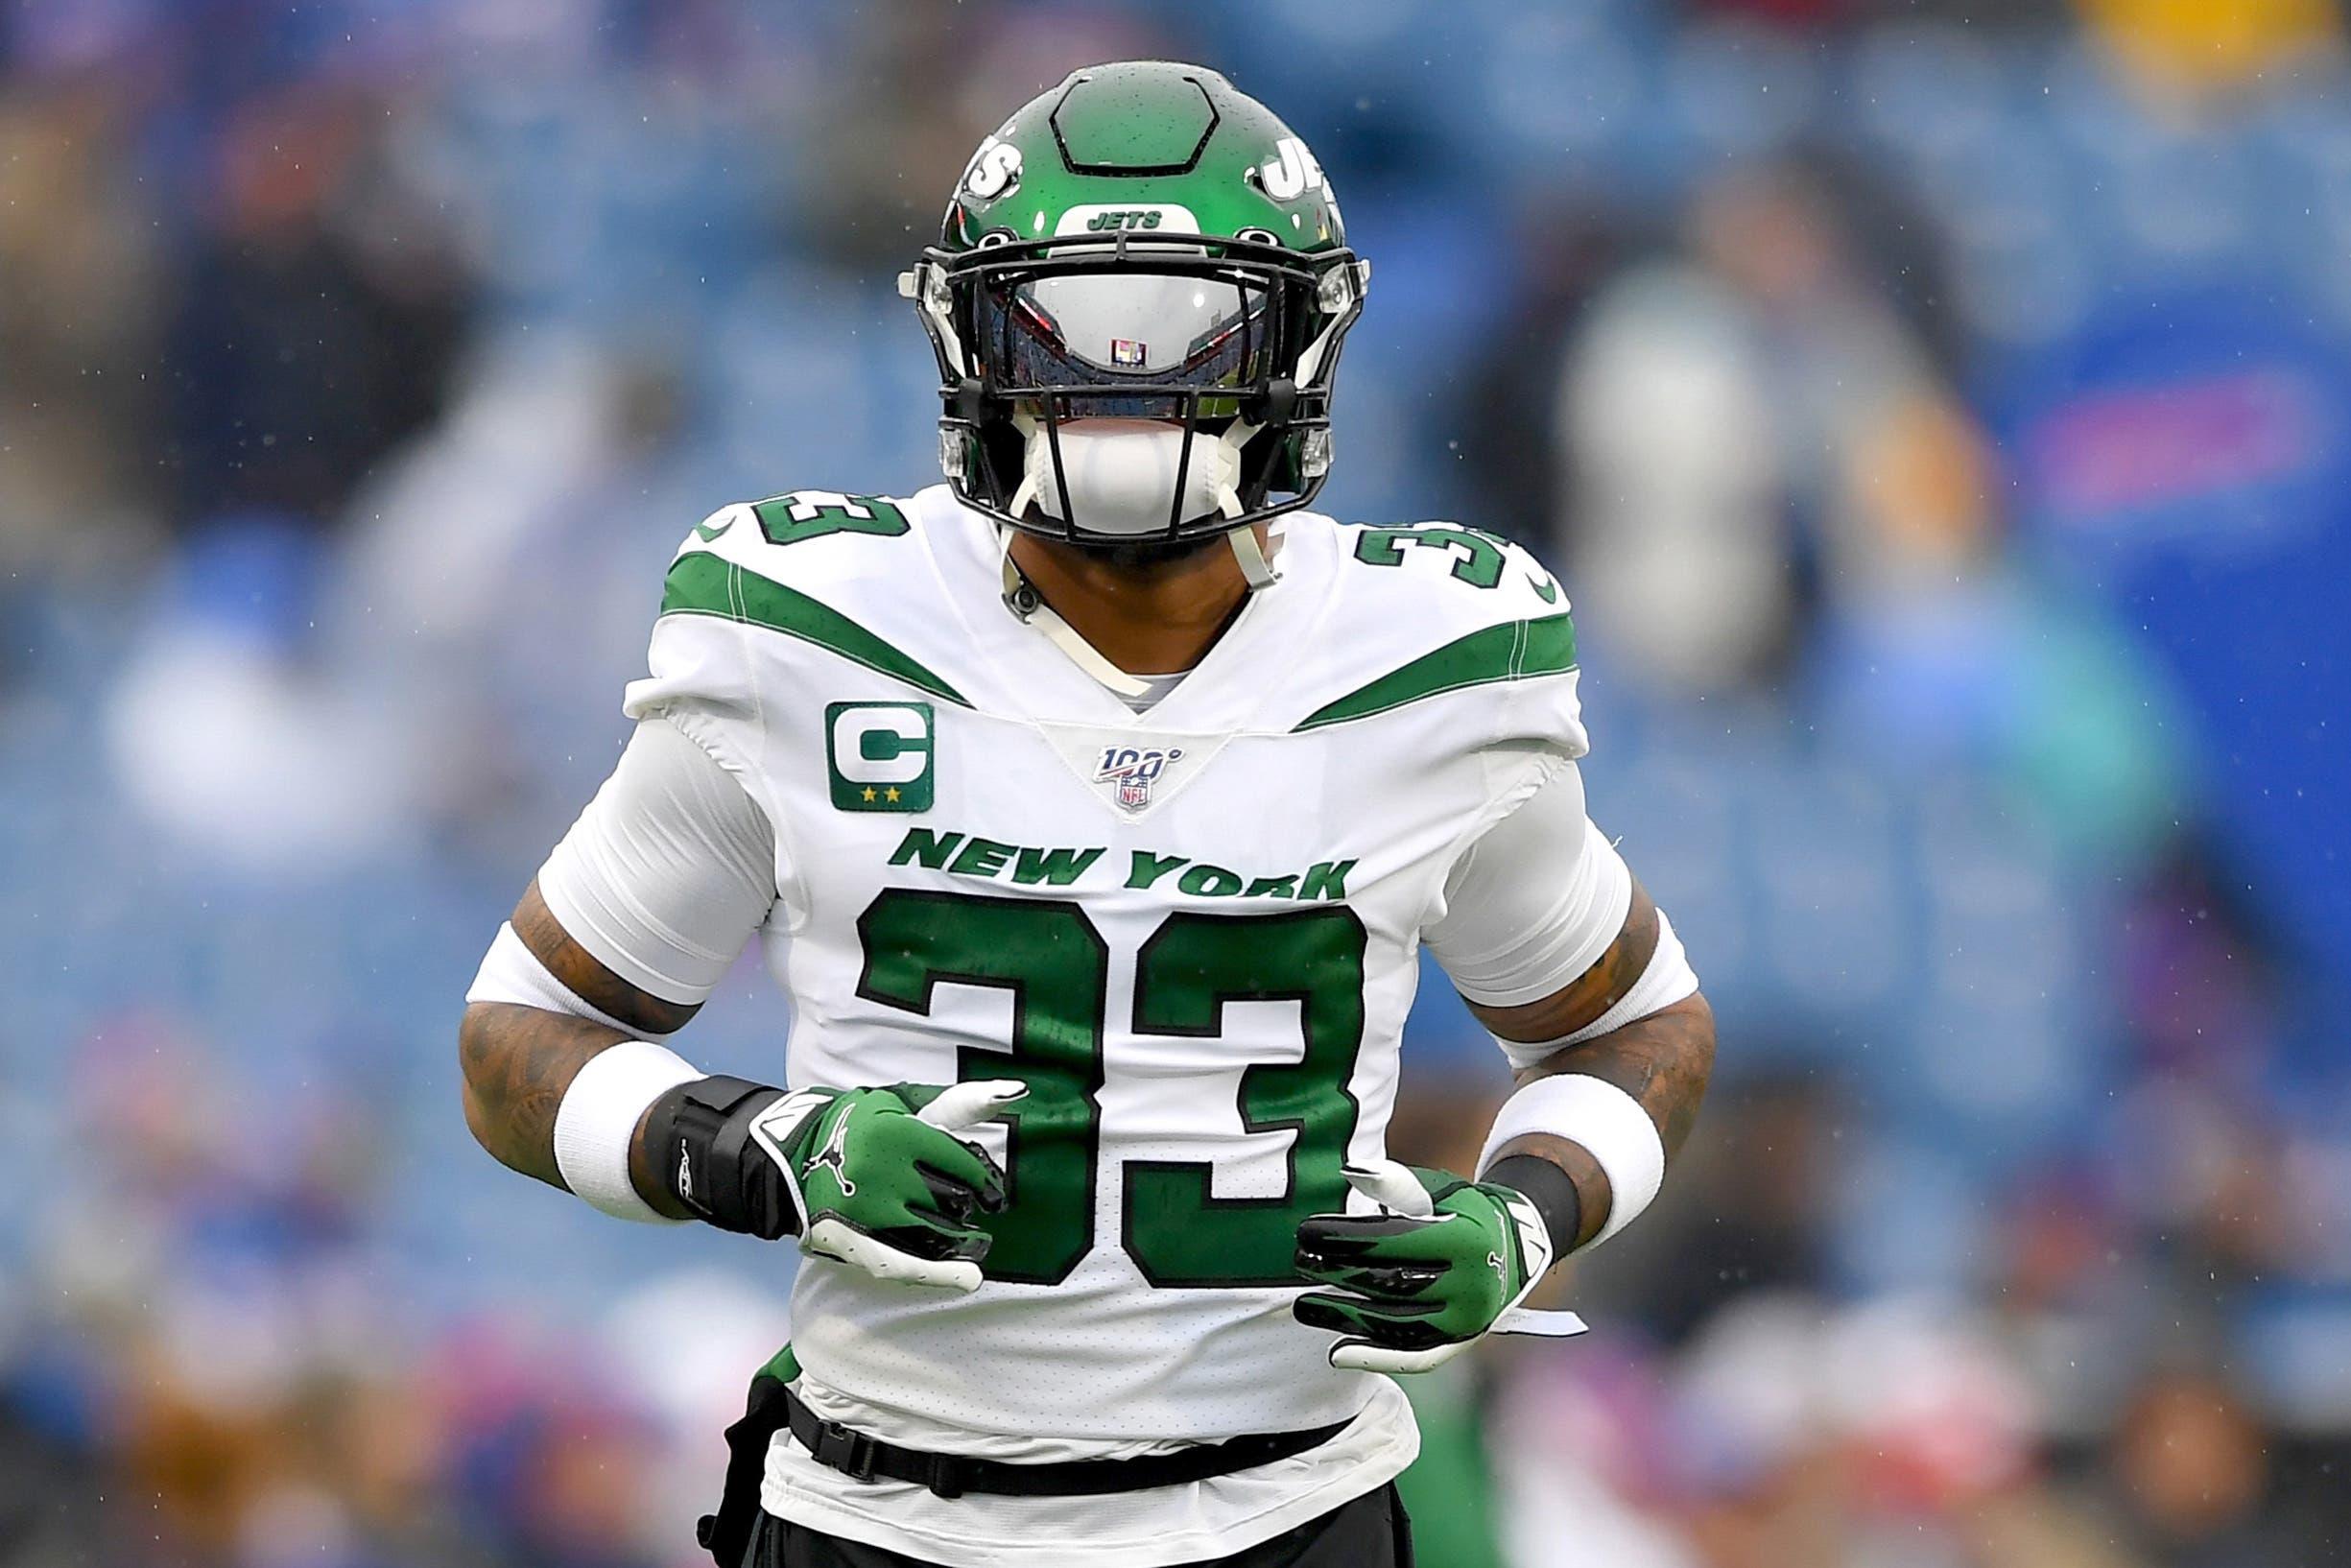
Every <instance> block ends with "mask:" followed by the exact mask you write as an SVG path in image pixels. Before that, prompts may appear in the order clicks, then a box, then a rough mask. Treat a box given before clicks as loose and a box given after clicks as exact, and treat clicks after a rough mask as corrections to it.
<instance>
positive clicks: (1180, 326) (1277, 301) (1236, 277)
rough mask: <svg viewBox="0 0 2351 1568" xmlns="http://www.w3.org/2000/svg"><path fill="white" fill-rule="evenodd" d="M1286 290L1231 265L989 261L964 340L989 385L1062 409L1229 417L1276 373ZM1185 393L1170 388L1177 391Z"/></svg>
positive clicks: (1063, 411) (1064, 411) (1078, 413)
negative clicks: (1217, 393) (1088, 266)
mask: <svg viewBox="0 0 2351 1568" xmlns="http://www.w3.org/2000/svg"><path fill="white" fill-rule="evenodd" d="M1282 304H1283V291H1282V290H1281V289H1280V288H1279V287H1277V286H1275V285H1274V283H1273V282H1272V281H1271V280H1270V279H1268V278H1266V277H1264V276H1262V275H1258V274H1255V273H1248V272H1244V271H1241V270H1237V269H1218V268H1212V267H1202V268H1200V269H1199V270H1197V271H1194V270H1186V271H1183V272H1172V271H1171V272H1159V271H1153V270H1151V269H1150V268H1148V267H1143V266H1135V265H1131V264H1129V265H1122V266H1106V267H1104V268H1102V269H1099V270H1067V269H1065V268H1054V269H1051V270H1033V271H1030V270H1014V269H1009V268H1008V269H1005V270H1004V271H1001V272H993V273H991V274H990V275H987V276H986V277H985V278H983V279H982V280H981V281H980V283H979V286H978V287H977V288H976V289H974V291H973V297H972V307H971V308H972V315H973V318H974V320H973V322H972V325H973V328H974V330H973V332H972V334H971V344H972V348H973V350H974V352H975V354H976V356H977V357H978V358H979V359H981V360H982V361H983V362H984V363H985V367H986V371H987V374H988V379H989V380H990V381H992V382H993V383H994V384H995V386H996V388H997V390H999V391H1000V392H1004V393H1006V394H1009V395H1011V396H1014V397H1022V398H1026V399H1030V400H1034V401H1042V400H1043V399H1044V398H1045V397H1047V396H1053V397H1056V398H1057V400H1058V402H1059V405H1060V406H1059V410H1058V412H1059V413H1061V414H1063V415H1065V416H1086V415H1096V416H1124V417H1143V418H1168V419H1180V418H1185V417H1201V418H1213V417H1219V416H1229V415H1231V414H1232V413H1234V412H1235V410H1236V408H1237V404H1236V403H1235V401H1234V400H1233V399H1232V398H1229V397H1225V398H1202V397H1199V395H1198V393H1199V392H1203V391H1210V390H1216V389H1232V390H1234V391H1242V390H1246V389H1249V388H1252V387H1256V386H1258V385H1260V384H1262V383H1263V382H1264V381H1266V380H1267V379H1269V378H1270V377H1271V376H1273V375H1275V374H1277V373H1279V371H1278V367H1279V366H1280V365H1281V363H1282V361H1283V352H1282V350H1283V348H1284V346H1285V340H1286V338H1287V337H1288V334H1287V333H1286V332H1285V331H1284V330H1283V328H1284V326H1285V324H1286V323H1285V322H1284V321H1283V318H1284V316H1285V315H1286V314H1291V313H1286V312H1285V311H1284V310H1283V308H1282ZM1179 393H1180V394H1186V395H1174V394H1179Z"/></svg>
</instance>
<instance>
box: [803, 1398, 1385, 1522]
mask: <svg viewBox="0 0 2351 1568" xmlns="http://www.w3.org/2000/svg"><path fill="white" fill-rule="evenodd" d="M783 1394H784V1410H785V1414H786V1421H787V1424H788V1425H789V1426H790V1428H791V1431H792V1437H793V1440H794V1441H795V1442H797V1443H798V1444H799V1445H800V1446H801V1447H802V1448H805V1449H807V1450H808V1451H809V1453H811V1454H813V1455H815V1456H816V1460H817V1462H818V1463H819V1464H823V1465H828V1466H830V1467H831V1468H833V1469H836V1470H839V1471H840V1472H841V1473H842V1474H843V1475H846V1476H851V1477H854V1478H855V1479H857V1480H859V1481H873V1480H876V1479H879V1480H884V1481H911V1482H913V1483H914V1484H915V1485H918V1486H928V1487H929V1488H930V1489H931V1490H933V1491H935V1492H937V1493H938V1495H939V1496H941V1497H961V1496H962V1494H963V1493H965V1492H989V1493H993V1494H995V1495H997V1496H1002V1497H1098V1496H1101V1495H1103V1494H1104V1493H1108V1492H1139V1491H1142V1490H1145V1489H1146V1488H1148V1487H1152V1486H1180V1485H1184V1484H1185V1483H1187V1482H1193V1481H1205V1480H1207V1479H1208V1478H1209V1477H1210V1476H1223V1475H1230V1474H1232V1473H1233V1472H1234V1471H1235V1470H1247V1469H1249V1468H1251V1467H1253V1466H1255V1465H1259V1464H1270V1463H1272V1462H1273V1461H1275V1460H1286V1459H1288V1458H1290V1457H1291V1456H1292V1455H1294V1454H1303V1453H1305V1452H1306V1451H1307V1450H1308V1449H1310V1448H1314V1447H1318V1446H1319V1445H1320V1444H1322V1443H1326V1442H1328V1441H1330V1440H1331V1439H1332V1438H1333V1437H1337V1436H1339V1434H1340V1433H1342V1432H1343V1431H1344V1430H1346V1427H1347V1424H1348V1423H1346V1422H1345V1421H1337V1422H1334V1423H1332V1424H1331V1425H1329V1426H1318V1427H1311V1428H1308V1429H1307V1430H1306V1431H1303V1432H1254V1433H1250V1434H1249V1435H1248V1436H1247V1437H1228V1438H1226V1439H1225V1440H1224V1441H1223V1442H1216V1443H1201V1444H1200V1445H1199V1446H1198V1447H1196V1448H1182V1449H1177V1450H1176V1451H1175V1452H1174V1453H1172V1454H1147V1455H1144V1456H1143V1457H1141V1458H1139V1459H1131V1460H1071V1461H1067V1462H1065V1463H1061V1464H1008V1463H1006V1462H1005V1461H1002V1460H983V1459H971V1458H968V1457H966V1456H964V1455H962V1454H933V1453H928V1452H925V1451H923V1450H921V1449H916V1448H900V1447H897V1446H896V1445H894V1444H891V1443H886V1442H883V1441H881V1440H880V1439H879V1438H876V1437H867V1435H866V1434H865V1433H863V1432H856V1431H852V1430H851V1429H850V1428H848V1427H845V1426H843V1425H842V1424H841V1423H840V1422H839V1421H828V1420H825V1419H824V1418H823V1417H822V1416H819V1414H817V1413H816V1412H815V1411H813V1410H810V1409H809V1408H808V1407H807V1406H806V1405H804V1404H802V1403H800V1398H799V1395H797V1394H796V1393H794V1392H793V1391H792V1390H789V1389H786V1390H783Z"/></svg>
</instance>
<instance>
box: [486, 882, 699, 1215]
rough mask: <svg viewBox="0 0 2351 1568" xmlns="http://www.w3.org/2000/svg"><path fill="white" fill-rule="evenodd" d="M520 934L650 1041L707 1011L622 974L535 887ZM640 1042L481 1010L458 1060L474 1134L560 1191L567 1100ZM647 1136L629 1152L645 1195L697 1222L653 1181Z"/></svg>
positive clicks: (508, 1011) (556, 1015)
mask: <svg viewBox="0 0 2351 1568" xmlns="http://www.w3.org/2000/svg"><path fill="white" fill-rule="evenodd" d="M513 923H514V933H515V935H516V936H518V937H520V938H522V941H523V945H524V946H526V947H528V948H529V949H530V950H531V953H532V956H533V957H534V958H536V959H537V960H538V961H539V962H541V963H543V964H545V965H546V966H547V971H548V973H550V974H552V975H553V976H555V978H556V979H557V980H558V981H559V982H561V983H562V985H563V986H565V987H566V988H568V989H569V990H570V991H571V992H572V993H573V994H574V995H576V996H578V997H579V998H580V999H581V1000H582V1001H583V1002H586V1003H587V1004H588V1005H589V1006H591V1007H593V1008H595V1009H596V1010H598V1011H600V1012H603V1013H605V1014H606V1015H607V1016H609V1017H612V1018H617V1019H619V1020H620V1021H621V1022H622V1023H625V1024H628V1025H629V1026H630V1027H632V1028H634V1029H636V1030H638V1031H639V1032H641V1033H654V1034H667V1033H672V1032H673V1031H675V1030H677V1029H680V1028H682V1027H684V1025H685V1023H686V1020H688V1019H689V1018H692V1017H693V1016H694V1014H695V1013H696V1012H698V1011H699V1010H700V1008H699V1006H686V1005H684V1004H681V1003H677V1002H666V1001H663V1000H662V999H661V998H659V997H657V996H653V995H651V994H650V993H648V992H646V991H644V990H641V989H639V988H638V987H636V986H632V985H630V984H629V982H628V981H626V980H623V979H622V978H621V977H620V976H618V975H616V974H614V973H613V972H612V971H611V970H610V969H608V968H606V967H605V965H604V964H603V963H602V962H598V961H597V960H596V959H595V958H594V957H593V956H591V955H590V954H589V953H588V952H587V951H586V950H585V949H584V948H582V946H581V945H580V944H579V943H578V942H576V941H574V940H572V938H570V937H569V936H568V935H567V934H566V933H565V932H564V930H563V928H562V927H561V926H560V925H558V924H557V923H556V918H555V916H554V915H552V914H550V913H549V912H548V909H547V904H546V900H544V899H543V898H541V897H540V896H539V891H538V884H537V882H535V881H534V882H533V883H532V884H531V886H530V887H529V888H528V889H526V890H525V891H524V892H523V895H522V902H520V903H519V904H516V905H515V906H514V915H513ZM631 1037H632V1036H630V1035H629V1034H625V1033H621V1032H620V1031H619V1030H617V1029H613V1028H611V1027H610V1026H608V1025H606V1024H601V1023H598V1022H597V1021H596V1020H594V1019H592V1018H581V1017H576V1016H574V1015H572V1014H570V1013H562V1012H551V1011H548V1010H545V1009H541V1008H533V1007H524V1006H521V1005H519V1004H515V1003H510V1002H475V1003H472V1004H470V1005H469V1006H467V1008H466V1009H465V1017H464V1021H463V1023H462V1024H461V1025H460V1026H459V1028H458V1057H459V1061H460V1064H461V1065H462V1066H463V1071H464V1078H465V1125H466V1126H467V1127H468V1128H472V1129H473V1135H474V1138H475V1140H476V1141H477V1142H479V1143H480V1144H481V1146H482V1147H483V1148H484V1149H487V1151H489V1152H490V1153H491V1154H492V1155H494V1156H495V1157H496V1158H497V1159H498V1161H499V1162H500V1163H501V1164H504V1165H507V1166H509V1167H511V1168H512V1169H514V1170H517V1171H520V1172H521V1173H522V1174H523V1175H525V1176H535V1177H537V1178H538V1179H539V1180H541V1181H544V1182H546V1183H548V1184H549V1185H550V1186H555V1187H560V1186H562V1185H563V1177H562V1176H561V1175H560V1174H558V1171H557V1170H556V1160H555V1119H556V1111H557V1109H558V1107H559V1106H560V1105H562V1103H563V1091H564V1090H566V1089H568V1088H570V1087H571V1081H572V1079H573V1077H574V1076H575V1075H576V1074H578V1072H579V1071H580V1069H581V1067H582V1064H584V1063H585V1062H586V1061H587V1059H588V1058H589V1057H593V1056H595V1055H596V1054H597V1053H598V1052H601V1051H604V1050H606V1049H607V1048H608V1047H611V1046H614V1045H617V1044H619V1043H620V1042H621V1041H623V1040H626V1039H629V1038H631ZM643 1130H644V1129H643V1128H642V1127H641V1126H640V1127H639V1128H638V1133H639V1136H638V1139H637V1141H636V1143H635V1144H634V1145H633V1146H632V1147H631V1149H630V1150H629V1175H630V1176H631V1177H632V1178H633V1179H634V1182H635V1185H636V1189H637V1192H638V1193H639V1195H640V1196H642V1197H643V1198H644V1199H645V1200H646V1201H647V1202H649V1203H651V1204H653V1207H654V1208H656V1209H658V1210H660V1211H661V1212H662V1213H664V1214H667V1215H668V1216H669V1217H670V1218H672V1219H677V1220H682V1219H686V1218H689V1216H688V1214H687V1212H686V1210H685V1209H684V1207H683V1205H681V1204H679V1203H678V1202H677V1200H676V1199H675V1198H673V1197H671V1196H670V1195H669V1194H668V1192H667V1190H666V1189H665V1188H664V1186H663V1184H662V1183H661V1182H659V1181H656V1180H654V1179H653V1177H652V1176H651V1175H650V1174H649V1169H648V1162H647V1159H646V1152H645V1145H644V1139H643Z"/></svg>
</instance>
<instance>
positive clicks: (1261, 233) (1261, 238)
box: [1233, 228, 1282, 245]
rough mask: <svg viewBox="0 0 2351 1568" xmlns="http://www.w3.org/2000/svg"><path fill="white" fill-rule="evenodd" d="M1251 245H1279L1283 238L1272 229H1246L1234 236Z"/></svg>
mask: <svg viewBox="0 0 2351 1568" xmlns="http://www.w3.org/2000/svg"><path fill="white" fill-rule="evenodd" d="M1233 238H1234V239H1236V240H1243V241H1246V242H1247V243H1248V244H1250V245H1279V244H1281V243H1282V237H1281V236H1280V235H1279V234H1276V233H1274V232H1273V230H1271V229H1270V228H1245V229H1242V230H1241V231H1240V232H1239V233H1237V234H1235V235H1234V236H1233Z"/></svg>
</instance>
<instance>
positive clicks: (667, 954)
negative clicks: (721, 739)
mask: <svg viewBox="0 0 2351 1568" xmlns="http://www.w3.org/2000/svg"><path fill="white" fill-rule="evenodd" d="M538 891H539V896H540V897H542V898H544V899H545V900H546V902H547V909H548V911H549V913H551V914H552V915H555V917H556V921H557V923H558V924H559V925H561V926H562V928H563V929H564V931H565V932H566V933H568V934H569V935H570V937H571V938H572V940H574V941H576V942H578V943H579V944H580V945H581V946H582V947H583V948H585V949H586V950H587V951H588V953H589V954H591V955H592V956H593V957H594V958H595V959H596V960H597V961H598V962H601V963H603V964H604V965H605V967H606V968H607V969H610V970H611V971H612V972H613V973H614V974H616V975H618V976H620V977H621V978H622V979H623V980H626V981H627V982H629V984H630V985H632V986H636V987H638V988H639V989H641V990H644V991H649V992H651V993H652V994H653V995H654V996H658V997H660V998H661V999H662V1000H664V1001H668V1002H677V1003H686V1004H695V1003H700V1002H701V1001H703V1000H704V999H705V998H707V997H708V996H709V995H710V992H711V990H712V989H713V988H714V987H715V986H717V985H718V983H719V981H720V979H721V978H722V977H723V976H724V974H725V973H726V970H727V968H728V967H729V966H730V965H732V964H733V962H734V961H735V957H736V955H737V954H739V953H741V952H742V951H743V947H744V944H745V943H746V942H748V941H749V940H750V938H751V936H752V934H753V933H754V932H756V931H757V930H758V929H759V928H760V927H761V926H762V925H763V924H765V923H766V921H767V918H768V914H769V911H770V910H771V909H772V908H773V906H774V903H775V899H776V866H775V835H774V831H773V829H772V827H771V826H770V824H769V822H768V819H767V816H766V814H765V813H764V812H762V811H761V810H760V808H759V805H758V803H757V802H756V801H754V800H753V799H752V798H751V796H749V794H748V793H747V792H746V791H745V789H744V787H743V784H742V782H741V781H740V780H738V779H737V778H736V777H735V775H734V774H732V773H730V772H727V771H726V770H725V769H724V767H722V766H721V765H720V764H719V762H718V760H717V759H716V758H715V757H713V756H712V755H711V754H710V753H709V752H708V751H705V750H704V749H702V748H701V746H700V745H699V744H697V743H696V742H695V741H693V740H691V739H689V738H688V737H687V736H686V734H685V733H684V732H683V731H681V730H680V729H678V727H677V725H675V724H673V723H671V722H670V721H669V720H668V719H666V718H660V717H654V718H648V719H645V720H642V721H640V722H639V723H638V725H637V728H636V733H635V734H634V735H632V736H630V737H629V745H628V747H627V748H626V749H625V750H623V751H622V752H621V757H620V762H619V764H618V765H617V766H616V767H614V769H613V771H612V776H611V777H609V778H607V779H606V780H605V783H604V787H603V788H602V789H600V790H598V791H597V792H596V798H595V799H593V800H591V801H589V802H588V805H587V809H586V810H585V811H583V812H582V813H581V814H580V820H578V821H576V822H574V823H573V824H572V828H571V831H570V832H569V833H567V834H565V835H564V836H563V842H562V843H558V844H557V845H556V847H555V852H554V853H553V854H552V855H550V856H549V857H548V858H547V864H546V865H545V866H543V867H540V868H539V873H538Z"/></svg>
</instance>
